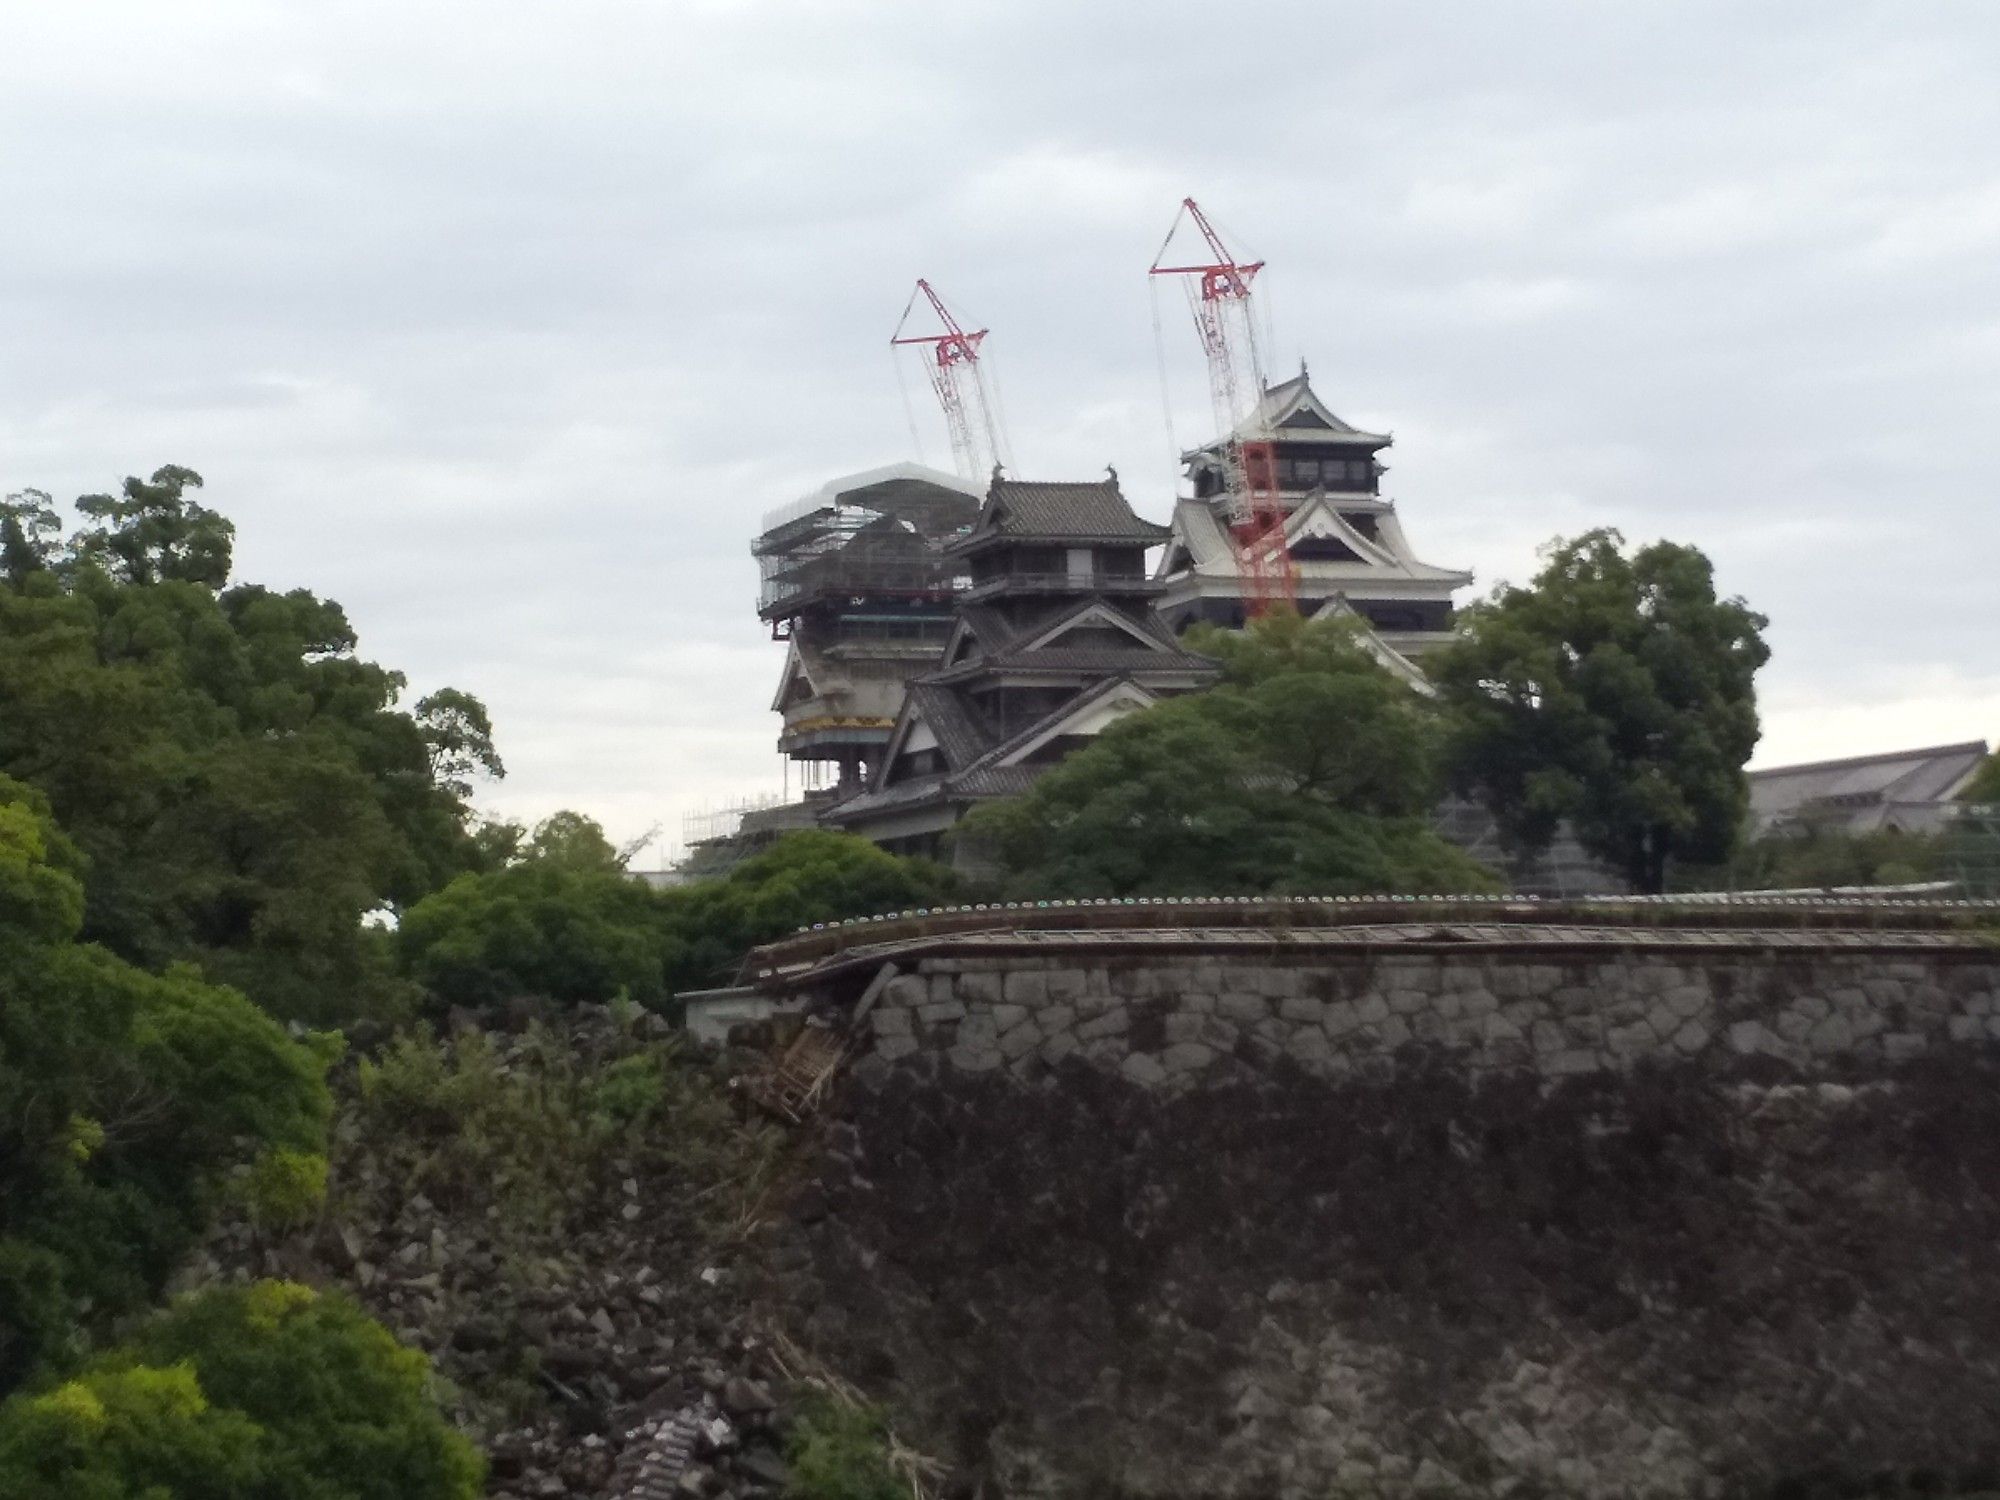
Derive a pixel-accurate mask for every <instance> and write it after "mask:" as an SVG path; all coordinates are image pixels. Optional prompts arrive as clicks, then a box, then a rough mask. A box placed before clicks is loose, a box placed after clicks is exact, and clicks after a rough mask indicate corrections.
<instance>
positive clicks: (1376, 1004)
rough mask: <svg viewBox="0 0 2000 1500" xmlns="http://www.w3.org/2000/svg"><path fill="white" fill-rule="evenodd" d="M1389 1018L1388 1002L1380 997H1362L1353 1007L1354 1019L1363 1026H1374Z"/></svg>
mask: <svg viewBox="0 0 2000 1500" xmlns="http://www.w3.org/2000/svg"><path fill="white" fill-rule="evenodd" d="M1388 1017H1389V1002H1388V1001H1387V1000H1384V999H1383V998H1382V997H1381V996H1380V995H1363V996H1362V997H1361V998H1360V999H1359V1000H1358V1001H1356V1002H1355V1005H1354V1019H1355V1020H1356V1021H1359V1022H1360V1023H1361V1024H1363V1025H1364V1026H1372V1025H1376V1024H1378V1023H1380V1022H1382V1021H1385V1020H1387V1019H1388Z"/></svg>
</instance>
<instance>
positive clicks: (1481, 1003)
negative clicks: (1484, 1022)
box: [1458, 989, 1500, 1016]
mask: <svg viewBox="0 0 2000 1500" xmlns="http://www.w3.org/2000/svg"><path fill="white" fill-rule="evenodd" d="M1458 1005H1459V1014H1461V1015H1466V1016H1490V1015H1492V1014H1493V1013H1494V1012H1495V1011H1496V1010H1498V1009H1499V1008H1500V1000H1499V997H1498V996H1496V995H1495V994H1494V993H1493V992H1492V991H1491V990H1483V989H1481V990H1467V991H1465V992H1464V993H1463V994H1462V995H1460V996H1459V998H1458Z"/></svg>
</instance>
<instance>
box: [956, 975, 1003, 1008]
mask: <svg viewBox="0 0 2000 1500" xmlns="http://www.w3.org/2000/svg"><path fill="white" fill-rule="evenodd" d="M1000 990H1001V985H1000V976H999V975H998V974H961V975H960V976H959V979H958V998H959V999H961V1000H963V1001H964V1002H965V1003H966V1004H967V1005H997V1004H999V1003H1000Z"/></svg>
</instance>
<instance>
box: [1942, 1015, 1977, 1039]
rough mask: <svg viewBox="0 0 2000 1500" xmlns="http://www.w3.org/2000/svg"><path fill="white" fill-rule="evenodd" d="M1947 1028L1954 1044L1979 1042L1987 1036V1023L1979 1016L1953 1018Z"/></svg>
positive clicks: (1947, 1023) (1946, 1024)
mask: <svg viewBox="0 0 2000 1500" xmlns="http://www.w3.org/2000/svg"><path fill="white" fill-rule="evenodd" d="M1945 1026H1946V1030H1947V1031H1948V1032H1949V1033H1950V1035H1951V1039H1952V1040H1953V1041H1954V1042H1977V1041H1982V1040H1984V1039H1985V1036H1986V1023H1985V1022H1984V1021H1983V1020H1981V1019H1980V1018H1979V1017H1978V1016H1953V1017H1952V1018H1951V1019H1950V1020H1949V1021H1948V1022H1946V1023H1945Z"/></svg>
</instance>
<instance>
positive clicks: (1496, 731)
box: [1431, 530, 1770, 891]
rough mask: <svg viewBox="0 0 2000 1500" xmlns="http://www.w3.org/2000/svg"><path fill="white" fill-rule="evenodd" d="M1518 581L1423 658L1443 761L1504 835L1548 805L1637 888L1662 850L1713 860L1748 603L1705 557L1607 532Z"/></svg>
mask: <svg viewBox="0 0 2000 1500" xmlns="http://www.w3.org/2000/svg"><path fill="white" fill-rule="evenodd" d="M1544 556H1545V558H1546V562H1545V564H1544V566H1543V568H1542V571H1541V572H1540V573H1539V574H1538V575H1537V576H1536V578H1535V580H1534V582H1533V584H1532V585H1530V586H1529V587H1527V588H1516V587H1512V586H1506V585H1503V586H1502V587H1501V588H1499V589H1498V590H1496V591H1495V593H1494V595H1493V597H1492V598H1491V599H1489V600H1487V601H1486V602H1484V603H1482V604H1478V605H1475V606H1473V608H1471V609H1470V610H1468V611H1467V612H1466V614H1465V616H1464V624H1465V629H1464V632H1463V634H1462V636H1461V637H1460V639H1459V640H1458V641H1456V642H1454V643H1453V644H1452V645H1451V646H1450V647H1448V648H1447V649H1446V650H1444V651H1442V652H1440V653H1439V654H1438V656H1437V657H1436V658H1434V659H1433V662H1432V664H1431V675H1432V677H1433V679H1434V680H1435V681H1436V683H1437V685H1438V687H1439V689H1440V691H1441V694H1442V697H1443V700H1444V702H1445V704H1446V705H1447V707H1448V708H1449V710H1450V714H1451V720H1452V737H1451V745H1450V752H1449V754H1450V763H1451V769H1452V776H1453V779H1454V781H1455V782H1456V783H1457V784H1458V785H1459V787H1460V788H1461V789H1462V790H1465V791H1467V792H1470V793H1472V794H1474V795H1476V796H1478V797H1479V798H1480V799H1481V800H1483V801H1484V802H1485V803H1486V805H1487V806H1488V807H1489V808H1490V809H1491V810H1492V812H1493V814H1494V816H1495V817H1496V818H1497V819H1498V821H1499V824H1500V829H1501V833H1502V835H1503V837H1504V838H1505V839H1506V841H1507V842H1508V843H1509V844H1510V845H1511V846H1512V847H1514V848H1515V849H1517V850H1523V851H1527V850H1535V849H1542V848H1546V847H1547V846H1548V844H1549V843H1550V841H1551V840H1552V839H1553V838H1554V836H1555V833H1556V830H1557V828H1558V826H1559V825H1560V824H1562V823H1564V822H1565V821H1566V822H1568V823H1569V824H1570V825H1571V826H1572V827H1573V828H1574V829H1575V831H1576V834H1577V837H1578V839H1579V841H1580V842H1581V843H1582V844H1583V846H1584V847H1585V848H1586V849H1588V850H1589V851H1591V852H1592V853H1593V854H1595V855H1596V856H1598V857H1599V858H1601V859H1603V860H1605V861H1606V862H1608V863H1609V864H1610V865H1612V866H1613V867H1614V868H1616V869H1617V870H1619V871H1620V872H1622V873H1623V874H1624V875H1625V877H1626V878H1627V879H1628V880H1630V881H1631V883H1632V884H1633V885H1634V886H1636V887H1637V888H1638V889H1640V890H1643V891H1659V890H1661V889H1663V888H1664V885H1665V880H1666V872H1667V868H1668V865H1669V863H1670V862H1671V861H1674V860H1688V861H1695V862H1701V863H1718V862H1720V861H1722V860H1724V859H1726V858H1727V857H1728V855H1729V852H1730V850H1731V849H1732V848H1733V847H1734V845H1735V843H1736V840H1737V838H1738V836H1739V834H1740V831H1741V828H1742V825H1743V820H1744V816H1745V813H1746V811H1747V808H1748V805H1749V792H1748V788H1747V785H1746V783H1745V781H1744V777H1743V767H1744V764H1745V762H1747V761H1748V760H1749V758H1750V752H1751V750H1752V749H1753V748H1754V747H1755V746H1756V743H1757V736H1758V724H1757V698H1756V688H1755V682H1754V679H1755V676H1756V672H1757V669H1758V668H1759V667H1761V666H1762V665H1763V664H1764V662H1765V661H1766V660H1767V659H1768V658H1769V656H1770V651H1769V649H1768V648H1767V647H1766V646H1765V644H1764V639H1763V634H1762V632H1763V628H1764V626H1765V624H1766V623H1767V622H1766V620H1765V618H1764V617H1763V616H1762V615H1760V614H1758V613H1756V612H1755V611H1754V610H1752V609H1750V608H1749V607H1748V606H1747V605H1745V604H1744V603H1743V601H1742V600H1740V599H1726V600H1725V599H1718V598H1717V597H1716V593H1715V580H1714V572H1713V569H1712V568H1711V567H1710V564H1709V561H1708V559H1707V558H1706V557H1705V556H1703V555H1702V554H1701V553H1700V552H1698V551H1696V550H1695V549H1694V548H1692V547H1686V546H1681V545H1678V544H1675V543H1671V542H1655V543H1652V544H1650V545H1648V546H1645V547H1642V548H1640V549H1638V551H1636V552H1633V553H1628V552H1627V551H1626V550H1625V546H1624V539H1623V538H1622V537H1621V536H1619V534H1618V533H1617V532H1615V531H1608V530H1599V531H1592V532H1589V533H1586V534H1585V535H1583V536H1580V537H1576V538H1574V539H1572V540H1569V541H1558V542H1555V543H1553V544H1552V545H1551V546H1550V547H1549V548H1548V549H1547V551H1546V552H1545V554H1544Z"/></svg>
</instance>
